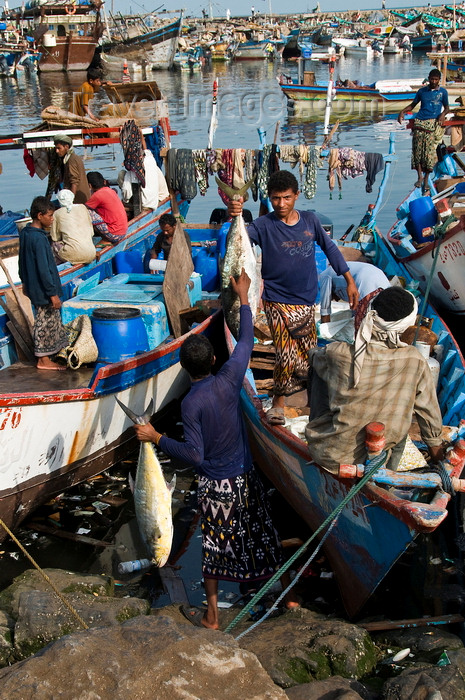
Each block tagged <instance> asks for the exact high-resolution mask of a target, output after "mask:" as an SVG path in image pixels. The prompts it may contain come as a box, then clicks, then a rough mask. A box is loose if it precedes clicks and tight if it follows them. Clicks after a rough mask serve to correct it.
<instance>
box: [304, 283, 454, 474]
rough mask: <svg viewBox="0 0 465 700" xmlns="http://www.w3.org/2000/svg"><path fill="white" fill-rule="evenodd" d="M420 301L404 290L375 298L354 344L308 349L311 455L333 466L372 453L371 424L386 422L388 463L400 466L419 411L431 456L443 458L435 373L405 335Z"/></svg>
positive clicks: (358, 460) (392, 290)
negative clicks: (369, 449) (368, 440)
mask: <svg viewBox="0 0 465 700" xmlns="http://www.w3.org/2000/svg"><path fill="white" fill-rule="evenodd" d="M416 314H417V303H416V300H415V298H414V296H413V295H412V294H410V293H409V292H407V291H405V290H404V289H402V288H401V287H389V288H388V289H383V290H382V291H381V292H380V293H379V294H378V295H377V296H376V297H375V298H374V299H373V301H372V302H371V304H370V307H369V310H368V312H367V315H366V316H365V318H364V319H363V321H362V324H361V326H360V328H359V331H358V333H357V335H356V338H355V343H354V345H349V344H348V343H343V342H341V343H330V344H329V345H327V346H326V347H324V348H315V349H313V350H311V351H310V375H309V405H310V420H309V423H308V425H307V427H306V429H305V434H306V438H307V442H308V449H309V452H310V455H311V457H312V459H313V460H314V461H315V462H318V464H320V465H321V466H323V467H325V468H326V469H328V470H329V471H332V472H337V471H338V469H339V465H340V464H360V463H363V462H364V459H365V457H366V451H365V442H364V441H365V426H366V425H367V424H368V423H370V422H372V421H378V422H380V423H384V425H385V436H386V449H387V450H391V451H392V453H391V457H390V461H389V463H388V465H387V466H388V468H390V469H396V468H397V466H398V463H399V461H400V457H401V455H402V451H403V448H404V446H405V441H406V438H407V435H408V430H409V428H410V425H411V422H412V417H413V415H414V414H415V416H416V418H417V421H418V424H419V427H420V431H421V436H422V439H423V441H424V442H425V443H426V445H427V446H428V449H429V452H430V455H431V457H432V458H433V460H435V461H437V460H440V459H442V457H443V452H442V438H441V434H442V417H441V411H440V409H439V404H438V400H437V396H436V390H435V387H434V382H433V378H432V376H431V370H430V368H429V366H428V363H427V361H426V360H425V359H424V358H423V357H422V356H421V355H420V353H419V352H418V350H417V349H416V348H415V347H413V346H411V345H405V343H403V342H402V341H401V340H400V338H399V336H400V335H401V334H402V333H403V331H404V330H406V329H407V328H408V327H409V326H412V325H414V323H415V320H416Z"/></svg>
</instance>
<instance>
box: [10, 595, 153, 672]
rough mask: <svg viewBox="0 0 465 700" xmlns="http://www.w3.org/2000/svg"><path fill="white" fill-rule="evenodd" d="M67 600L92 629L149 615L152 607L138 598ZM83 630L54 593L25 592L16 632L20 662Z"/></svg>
mask: <svg viewBox="0 0 465 700" xmlns="http://www.w3.org/2000/svg"><path fill="white" fill-rule="evenodd" d="M65 599H66V600H67V601H68V602H69V603H70V605H71V606H72V607H73V608H74V609H75V610H76V612H77V613H78V615H79V616H80V617H81V618H82V619H83V620H84V622H85V623H86V624H87V625H88V626H89V627H96V626H101V625H107V626H109V625H117V624H120V623H121V622H124V621H125V620H128V619H130V618H132V617H136V616H138V615H148V613H149V612H150V605H149V603H148V601H147V600H140V599H139V598H109V597H106V596H93V595H86V594H85V593H74V594H69V595H66V596H65ZM80 629H82V625H81V624H80V622H79V620H78V619H77V618H76V617H75V616H74V615H73V614H72V613H71V612H70V610H69V609H68V608H67V607H66V606H65V604H64V603H62V602H61V600H60V599H59V598H58V596H57V595H55V593H51V592H45V591H23V593H21V597H20V599H19V613H18V620H17V622H16V625H15V630H14V647H15V651H16V658H17V659H24V658H26V657H28V656H31V654H35V653H36V652H37V651H39V649H42V648H43V647H44V646H45V645H46V644H49V642H52V641H54V640H56V639H59V638H60V637H62V636H63V635H65V634H70V632H75V631H78V630H80Z"/></svg>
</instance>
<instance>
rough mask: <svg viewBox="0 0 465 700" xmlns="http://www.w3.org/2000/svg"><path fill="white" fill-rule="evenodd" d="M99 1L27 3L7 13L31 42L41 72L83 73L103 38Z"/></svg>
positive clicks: (33, 0) (63, 0) (53, 0)
mask: <svg viewBox="0 0 465 700" xmlns="http://www.w3.org/2000/svg"><path fill="white" fill-rule="evenodd" d="M101 5H102V3H101V2H100V0H95V2H93V0H76V2H67V1H66V0H41V2H36V1H35V0H29V2H26V4H25V5H24V8H18V9H16V10H12V11H11V13H10V14H11V16H13V17H17V16H19V17H21V23H22V26H24V23H26V25H27V30H26V32H27V33H28V34H29V35H30V36H32V37H33V38H34V41H35V45H36V48H37V51H38V52H39V53H40V54H41V56H40V60H39V70H40V71H43V72H55V71H76V70H86V69H87V68H88V67H89V65H90V63H91V62H92V59H93V57H94V53H95V49H96V47H97V44H98V41H99V39H100V37H101V36H102V34H103V29H104V26H103V23H102V21H101V17H100V8H101Z"/></svg>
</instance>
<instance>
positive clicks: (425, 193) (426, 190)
mask: <svg viewBox="0 0 465 700" xmlns="http://www.w3.org/2000/svg"><path fill="white" fill-rule="evenodd" d="M422 195H423V197H429V196H430V195H431V190H430V188H429V187H423V190H422Z"/></svg>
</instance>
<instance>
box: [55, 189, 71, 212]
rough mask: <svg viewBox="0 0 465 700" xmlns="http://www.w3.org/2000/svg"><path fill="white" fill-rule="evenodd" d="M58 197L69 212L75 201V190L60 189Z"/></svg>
mask: <svg viewBox="0 0 465 700" xmlns="http://www.w3.org/2000/svg"><path fill="white" fill-rule="evenodd" d="M57 199H58V201H59V202H60V205H61V206H62V207H66V211H67V212H68V214H69V212H70V211H71V207H72V205H73V202H74V192H71V190H60V191H59V192H58V194H57Z"/></svg>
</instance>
